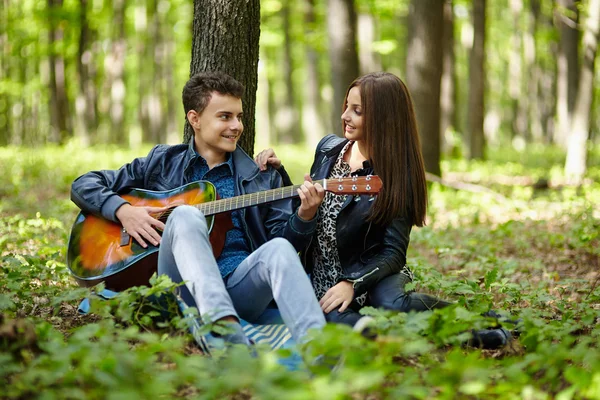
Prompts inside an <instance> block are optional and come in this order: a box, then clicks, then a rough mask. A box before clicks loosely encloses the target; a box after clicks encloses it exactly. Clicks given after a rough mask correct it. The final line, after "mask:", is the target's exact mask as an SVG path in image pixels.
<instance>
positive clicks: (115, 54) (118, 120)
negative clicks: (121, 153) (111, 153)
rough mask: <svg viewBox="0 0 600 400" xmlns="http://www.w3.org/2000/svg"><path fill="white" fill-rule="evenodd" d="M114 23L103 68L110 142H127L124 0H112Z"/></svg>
mask: <svg viewBox="0 0 600 400" xmlns="http://www.w3.org/2000/svg"><path fill="white" fill-rule="evenodd" d="M113 7H114V8H113V12H114V24H113V33H112V43H111V45H112V46H111V52H110V54H109V56H108V57H107V58H106V61H105V63H104V68H105V70H106V75H107V79H108V80H109V82H110V125H111V128H110V138H109V140H110V142H111V143H117V144H120V145H124V144H128V143H129V137H128V135H126V133H125V129H124V119H125V90H126V87H125V51H126V50H127V42H126V40H125V0H114V1H113Z"/></svg>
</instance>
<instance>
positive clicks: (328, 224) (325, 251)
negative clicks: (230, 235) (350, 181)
mask: <svg viewBox="0 0 600 400" xmlns="http://www.w3.org/2000/svg"><path fill="white" fill-rule="evenodd" d="M352 143H354V142H352V141H350V142H348V143H347V144H346V145H345V146H344V148H343V149H342V151H341V152H340V154H339V155H338V158H337V160H336V161H335V164H334V166H333V169H332V170H331V173H330V174H329V179H334V178H345V177H349V176H350V173H351V169H350V165H349V164H348V163H347V162H346V161H344V154H345V153H346V151H347V150H348V149H349V148H350V146H351V145H352ZM345 200H346V195H343V196H339V195H335V194H333V193H331V192H327V193H326V194H325V198H324V199H323V202H322V203H321V206H320V207H319V215H320V217H321V218H319V220H318V222H317V245H316V246H315V251H314V253H313V265H314V269H313V271H312V285H313V288H314V290H315V294H316V295H317V299H319V300H320V299H321V298H322V297H323V296H324V295H325V293H326V292H327V290H329V289H330V288H332V287H333V286H335V285H336V284H337V283H338V280H339V277H340V276H341V275H342V266H341V263H340V256H339V254H338V250H337V240H336V237H335V223H336V219H337V216H338V214H339V213H340V210H341V209H342V204H344V201H345ZM366 298H367V293H364V294H362V295H361V296H359V297H357V298H355V299H354V300H355V301H356V302H358V304H360V305H361V306H362V305H364V303H365V300H366Z"/></svg>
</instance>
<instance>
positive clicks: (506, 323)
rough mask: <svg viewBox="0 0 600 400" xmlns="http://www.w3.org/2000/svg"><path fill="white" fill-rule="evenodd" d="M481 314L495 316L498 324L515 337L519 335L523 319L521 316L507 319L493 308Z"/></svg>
mask: <svg viewBox="0 0 600 400" xmlns="http://www.w3.org/2000/svg"><path fill="white" fill-rule="evenodd" d="M481 315H483V316H484V317H490V318H495V319H496V320H497V321H498V324H499V325H500V326H503V327H505V328H508V329H509V330H510V332H511V334H512V335H513V336H515V337H519V335H520V334H521V332H522V330H523V320H522V319H521V318H517V319H509V318H507V317H504V316H502V315H500V314H499V313H497V312H496V311H494V310H489V311H487V312H484V313H483V314H481Z"/></svg>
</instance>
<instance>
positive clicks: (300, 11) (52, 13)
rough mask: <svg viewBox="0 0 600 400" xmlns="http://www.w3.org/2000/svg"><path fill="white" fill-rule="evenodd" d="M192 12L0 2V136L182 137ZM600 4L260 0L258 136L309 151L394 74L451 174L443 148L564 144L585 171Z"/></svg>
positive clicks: (107, 0) (573, 172) (33, 142)
mask: <svg viewBox="0 0 600 400" xmlns="http://www.w3.org/2000/svg"><path fill="white" fill-rule="evenodd" d="M193 8H194V5H193V4H192V2H190V1H185V0H172V1H166V0H112V1H111V0H1V1H0V54H1V58H0V146H7V145H25V146H33V147H39V146H44V145H46V144H50V143H56V144H65V143H68V142H73V141H75V143H77V144H78V145H83V146H88V145H94V144H107V143H112V144H119V145H124V146H125V147H126V148H128V147H130V148H137V147H139V146H140V145H141V144H143V143H177V142H181V140H182V138H183V126H184V113H183V110H182V106H181V95H180V93H181V88H182V87H183V84H184V83H185V81H186V80H187V79H188V77H189V74H190V61H191V51H190V49H191V48H192V33H193V29H192V27H193V14H194V10H193ZM598 9H600V2H599V1H598V0H586V1H583V0H582V1H579V0H494V1H487V2H486V1H485V0H412V1H409V0H368V1H360V2H359V1H353V0H302V1H292V0H262V1H261V2H260V19H261V22H260V56H259V64H258V90H257V94H256V136H255V146H256V148H257V149H260V148H264V147H266V146H276V145H278V144H300V145H306V146H307V147H310V148H313V147H314V145H315V144H316V142H317V141H318V139H319V138H321V137H322V136H323V135H324V134H325V133H329V132H335V133H338V134H341V126H340V123H339V115H340V109H341V102H342V100H343V95H344V91H345V89H346V87H347V86H348V84H349V83H350V82H351V81H352V80H353V79H354V78H356V77H357V76H358V75H360V74H363V73H366V72H370V71H376V70H387V71H390V72H393V73H395V74H397V75H398V76H400V77H401V78H402V79H403V80H405V81H406V82H407V84H408V87H409V88H410V90H411V91H412V94H413V97H414V101H415V105H416V108H417V116H418V122H419V128H420V132H421V135H422V138H423V149H424V153H425V158H426V165H427V169H428V171H429V172H431V173H434V174H436V175H441V168H440V159H443V158H463V157H464V158H471V159H484V158H485V156H486V152H489V151H495V150H497V149H502V150H507V149H509V150H510V149H514V150H515V151H517V152H524V151H525V149H526V148H527V147H528V146H531V145H533V146H555V147H557V148H558V149H563V150H564V151H565V155H566V154H567V152H568V154H569V156H565V163H566V164H565V166H566V171H565V172H566V176H567V177H569V179H571V180H574V181H576V182H580V181H581V178H582V176H583V174H584V172H585V165H586V154H588V152H589V151H590V148H593V146H597V145H598V142H599V141H600V133H599V132H600V108H599V107H597V106H596V105H597V104H598V101H599V100H600V85H597V84H594V82H598V81H599V79H600V78H599V75H600V73H599V72H598V71H597V70H594V59H595V58H596V57H597V55H596V54H597V52H596V48H597V42H598V30H599V25H600V21H598V20H599V19H600V16H599V12H600V11H599V10H598ZM223 18H227V16H226V15H225V16H223ZM249 134H250V135H254V132H252V131H251V130H250V132H249ZM251 143H253V142H251ZM307 150H308V148H307ZM251 151H252V149H250V152H251ZM567 160H569V161H568V162H567Z"/></svg>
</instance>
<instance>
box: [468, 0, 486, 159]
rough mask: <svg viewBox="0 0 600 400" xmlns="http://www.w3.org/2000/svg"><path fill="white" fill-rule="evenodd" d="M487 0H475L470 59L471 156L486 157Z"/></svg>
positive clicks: (473, 157)
mask: <svg viewBox="0 0 600 400" xmlns="http://www.w3.org/2000/svg"><path fill="white" fill-rule="evenodd" d="M485 3H486V1H485V0H473V47H472V49H471V57H470V60H469V109H468V110H469V112H468V115H469V125H468V126H469V149H470V151H469V157H470V158H471V159H482V158H484V149H485V136H484V133H483V120H484V113H485V68H484V60H485V19H486V17H485Z"/></svg>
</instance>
